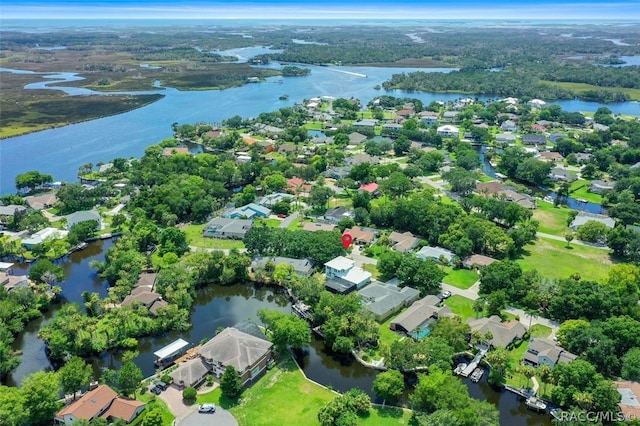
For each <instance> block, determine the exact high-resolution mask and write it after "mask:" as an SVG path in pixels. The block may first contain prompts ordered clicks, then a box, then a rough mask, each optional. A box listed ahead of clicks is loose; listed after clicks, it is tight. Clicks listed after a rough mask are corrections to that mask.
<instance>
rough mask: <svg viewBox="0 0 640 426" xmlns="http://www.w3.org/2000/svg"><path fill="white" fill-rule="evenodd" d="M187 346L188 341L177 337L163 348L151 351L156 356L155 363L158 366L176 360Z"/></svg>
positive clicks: (169, 363)
mask: <svg viewBox="0 0 640 426" xmlns="http://www.w3.org/2000/svg"><path fill="white" fill-rule="evenodd" d="M187 346H189V342H187V341H185V340H183V339H178V340H176V341H175V342H173V343H170V344H168V345H167V346H165V347H164V348H161V349H159V350H157V351H155V352H154V353H153V354H154V355H155V356H156V361H155V364H156V365H158V366H160V367H163V366H167V365H171V364H172V363H174V362H176V361H177V358H178V357H180V355H181V354H182V353H183V351H184V348H186V347H187Z"/></svg>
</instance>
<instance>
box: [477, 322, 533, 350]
mask: <svg viewBox="0 0 640 426" xmlns="http://www.w3.org/2000/svg"><path fill="white" fill-rule="evenodd" d="M467 324H469V327H471V330H472V331H474V330H477V331H479V332H480V334H481V335H483V336H484V335H486V334H487V333H491V335H492V336H493V337H492V338H491V340H490V344H491V346H493V347H498V346H500V347H503V348H506V347H507V346H509V345H510V344H511V343H513V342H515V341H516V340H518V339H522V337H523V336H524V335H525V333H526V332H527V329H526V328H525V326H524V325H523V324H522V323H521V322H520V321H516V320H512V321H508V322H502V319H500V317H499V316H497V315H492V316H490V317H489V318H478V319H474V318H469V319H468V320H467Z"/></svg>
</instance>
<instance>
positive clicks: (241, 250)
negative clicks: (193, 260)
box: [189, 246, 247, 254]
mask: <svg viewBox="0 0 640 426" xmlns="http://www.w3.org/2000/svg"><path fill="white" fill-rule="evenodd" d="M189 249H190V250H191V251H208V252H212V251H221V252H224V254H229V253H231V249H216V248H205V247H196V246H189ZM237 250H238V251H239V252H240V253H246V252H247V249H246V248H240V249H237Z"/></svg>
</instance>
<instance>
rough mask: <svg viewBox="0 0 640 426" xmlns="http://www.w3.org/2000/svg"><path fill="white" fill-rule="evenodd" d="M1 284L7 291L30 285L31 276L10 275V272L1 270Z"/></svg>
mask: <svg viewBox="0 0 640 426" xmlns="http://www.w3.org/2000/svg"><path fill="white" fill-rule="evenodd" d="M0 286H2V287H4V288H5V289H7V291H11V290H15V289H17V288H22V287H28V286H29V278H28V277H27V276H26V275H10V274H9V273H8V272H4V271H3V272H0Z"/></svg>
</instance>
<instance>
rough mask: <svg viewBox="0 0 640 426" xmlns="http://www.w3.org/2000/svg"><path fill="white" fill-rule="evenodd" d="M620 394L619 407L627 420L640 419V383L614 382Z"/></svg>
mask: <svg viewBox="0 0 640 426" xmlns="http://www.w3.org/2000/svg"><path fill="white" fill-rule="evenodd" d="M614 384H615V385H616V390H617V391H618V393H620V402H619V403H618V407H620V411H622V414H624V416H625V418H626V419H640V383H638V382H631V381H626V380H625V381H618V382H614Z"/></svg>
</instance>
